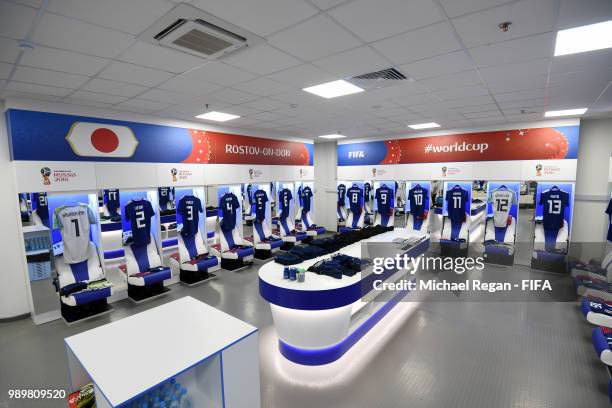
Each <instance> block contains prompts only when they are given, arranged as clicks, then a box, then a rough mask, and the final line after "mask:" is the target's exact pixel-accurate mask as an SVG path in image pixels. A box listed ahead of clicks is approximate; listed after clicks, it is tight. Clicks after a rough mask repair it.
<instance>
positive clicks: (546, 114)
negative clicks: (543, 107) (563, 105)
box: [544, 108, 587, 118]
mask: <svg viewBox="0 0 612 408" xmlns="http://www.w3.org/2000/svg"><path fill="white" fill-rule="evenodd" d="M586 111H587V108H578V109H565V110H556V111H548V112H544V117H545V118H556V117H557V116H575V115H582V114H583V113H584V112H586Z"/></svg>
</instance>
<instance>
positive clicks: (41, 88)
mask: <svg viewBox="0 0 612 408" xmlns="http://www.w3.org/2000/svg"><path fill="white" fill-rule="evenodd" d="M6 89H7V90H9V91H17V92H27V93H30V94H40V95H51V96H66V95H68V94H69V93H71V92H73V89H66V88H57V87H54V86H46V85H38V84H27V83H24V82H15V81H11V82H9V83H8V84H7V85H6Z"/></svg>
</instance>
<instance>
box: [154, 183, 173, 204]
mask: <svg viewBox="0 0 612 408" xmlns="http://www.w3.org/2000/svg"><path fill="white" fill-rule="evenodd" d="M172 190H173V189H172V187H160V188H158V189H157V193H158V194H157V195H158V197H159V208H161V209H163V210H166V209H167V208H168V204H169V203H170V201H171V200H172Z"/></svg>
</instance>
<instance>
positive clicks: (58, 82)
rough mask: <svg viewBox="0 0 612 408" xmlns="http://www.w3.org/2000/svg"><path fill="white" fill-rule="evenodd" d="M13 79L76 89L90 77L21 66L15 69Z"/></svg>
mask: <svg viewBox="0 0 612 408" xmlns="http://www.w3.org/2000/svg"><path fill="white" fill-rule="evenodd" d="M12 79H13V80H14V81H19V82H30V83H33V84H40V85H49V86H57V87H60V88H71V89H76V88H79V87H80V86H82V85H83V84H84V83H85V82H87V80H88V79H89V77H86V76H84V75H75V74H67V73H65V72H57V71H49V70H44V69H37V68H30V67H21V66H20V67H17V69H16V70H15V73H14V74H13V78H12Z"/></svg>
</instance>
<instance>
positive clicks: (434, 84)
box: [419, 69, 482, 91]
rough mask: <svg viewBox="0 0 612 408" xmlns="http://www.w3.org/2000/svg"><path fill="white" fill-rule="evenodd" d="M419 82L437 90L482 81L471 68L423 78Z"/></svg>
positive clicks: (479, 83)
mask: <svg viewBox="0 0 612 408" xmlns="http://www.w3.org/2000/svg"><path fill="white" fill-rule="evenodd" d="M419 84H421V85H423V86H424V87H426V88H427V89H429V90H431V91H439V90H442V89H450V88H460V87H464V86H470V85H481V84H482V82H481V80H480V76H479V75H478V73H477V72H476V71H475V70H473V69H471V70H469V71H463V72H456V73H454V74H450V75H444V76H439V77H435V78H429V79H424V80H422V81H419Z"/></svg>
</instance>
